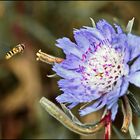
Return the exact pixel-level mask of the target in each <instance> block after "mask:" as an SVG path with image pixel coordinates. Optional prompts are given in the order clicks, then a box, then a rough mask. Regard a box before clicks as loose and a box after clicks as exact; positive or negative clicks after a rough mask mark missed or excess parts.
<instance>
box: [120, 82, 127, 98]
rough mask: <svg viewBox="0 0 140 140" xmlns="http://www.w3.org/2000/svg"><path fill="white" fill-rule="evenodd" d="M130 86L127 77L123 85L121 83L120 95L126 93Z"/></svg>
mask: <svg viewBox="0 0 140 140" xmlns="http://www.w3.org/2000/svg"><path fill="white" fill-rule="evenodd" d="M128 86H129V82H128V81H127V80H126V79H124V80H123V82H122V85H121V90H120V95H119V96H123V95H124V94H126V92H127V89H128Z"/></svg>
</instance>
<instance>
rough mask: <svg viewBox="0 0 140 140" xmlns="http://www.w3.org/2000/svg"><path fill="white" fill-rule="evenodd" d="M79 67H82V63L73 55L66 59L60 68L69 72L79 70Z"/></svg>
mask: <svg viewBox="0 0 140 140" xmlns="http://www.w3.org/2000/svg"><path fill="white" fill-rule="evenodd" d="M79 65H82V61H81V60H80V59H79V58H78V57H76V56H75V55H73V54H69V55H67V56H66V59H65V60H64V61H63V62H61V63H60V66H62V67H63V68H65V69H69V70H70V69H71V70H72V69H77V68H79Z"/></svg>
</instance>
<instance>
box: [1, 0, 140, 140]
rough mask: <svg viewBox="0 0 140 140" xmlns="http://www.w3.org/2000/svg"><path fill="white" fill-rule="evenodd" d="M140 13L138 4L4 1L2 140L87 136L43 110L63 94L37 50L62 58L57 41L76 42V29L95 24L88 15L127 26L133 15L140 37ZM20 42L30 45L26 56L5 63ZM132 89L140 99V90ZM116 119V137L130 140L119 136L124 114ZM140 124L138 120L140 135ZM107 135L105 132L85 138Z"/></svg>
mask: <svg viewBox="0 0 140 140" xmlns="http://www.w3.org/2000/svg"><path fill="white" fill-rule="evenodd" d="M139 13H140V2H139V1H99V2H98V1H38V2H37V1H0V59H1V61H0V139H25V138H28V139H29V138H30V139H31V138H33V139H41V138H42V139H43V138H44V139H53V138H55V139H67V138H71V139H76V138H81V139H82V138H86V137H83V136H79V135H77V134H75V133H73V132H71V131H69V130H68V129H67V128H65V127H64V126H63V125H62V124H60V123H59V122H58V121H57V120H55V119H54V118H53V117H51V116H50V115H49V114H48V113H47V112H45V111H44V109H43V108H42V107H41V106H40V104H39V99H40V98H41V97H42V96H45V97H47V98H48V99H50V100H51V101H53V102H54V103H56V101H55V97H56V96H57V95H58V94H60V91H59V89H58V87H57V81H58V78H47V76H46V75H47V74H53V73H54V72H53V71H52V70H51V66H50V65H47V64H45V63H42V62H38V61H36V52H37V51H38V50H39V49H41V50H42V51H44V52H47V53H49V54H52V55H55V56H58V57H64V54H63V52H62V51H61V50H60V49H58V48H57V47H55V43H56V42H55V40H56V39H57V38H61V37H63V36H66V37H69V38H71V39H73V36H72V35H73V33H72V31H73V28H80V27H82V26H85V25H87V26H91V21H90V19H89V17H92V18H93V19H94V20H95V21H98V20H99V19H101V18H104V19H106V20H108V21H110V22H111V23H113V22H116V23H120V24H121V25H122V27H123V28H125V26H126V25H127V22H128V20H131V19H132V18H133V17H135V23H134V27H133V32H135V33H136V34H139V35H140V17H139ZM19 43H24V44H25V45H26V48H25V51H24V53H22V54H20V55H16V56H15V57H13V58H12V59H10V60H8V61H3V58H4V56H5V54H6V52H7V51H9V50H10V49H11V48H12V47H14V46H15V45H17V44H19ZM130 88H131V89H132V90H133V91H134V92H135V94H136V96H137V98H138V99H139V101H140V98H139V97H138V96H139V95H138V94H137V93H138V92H139V91H140V90H139V89H138V88H137V89H136V88H135V87H130ZM99 116H100V112H97V113H94V114H91V115H89V116H86V117H84V118H82V119H81V120H82V121H83V122H89V121H95V120H96V119H98V118H99ZM117 116H118V117H117V119H116V121H115V122H114V126H113V132H112V138H126V139H127V138H129V134H127V135H126V134H122V133H121V132H120V127H121V123H122V119H123V118H122V113H121V110H119V113H118V115H117ZM136 124H137V125H136ZM139 124H140V120H139V119H137V117H136V116H134V125H135V130H136V133H138V132H139V131H140V126H139ZM103 137H104V136H103V131H102V132H99V133H97V134H96V135H94V136H92V137H87V138H103Z"/></svg>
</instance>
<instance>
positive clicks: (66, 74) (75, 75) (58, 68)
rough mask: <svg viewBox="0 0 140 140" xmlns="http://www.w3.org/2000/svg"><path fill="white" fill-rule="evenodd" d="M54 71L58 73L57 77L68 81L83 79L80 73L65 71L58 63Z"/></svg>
mask: <svg viewBox="0 0 140 140" xmlns="http://www.w3.org/2000/svg"><path fill="white" fill-rule="evenodd" d="M53 70H54V71H55V72H56V73H57V75H59V76H61V77H63V78H66V79H72V78H82V76H81V75H80V74H79V73H78V72H76V71H74V70H67V69H64V68H62V67H61V66H60V65H59V64H57V63H56V64H55V65H54V66H53Z"/></svg>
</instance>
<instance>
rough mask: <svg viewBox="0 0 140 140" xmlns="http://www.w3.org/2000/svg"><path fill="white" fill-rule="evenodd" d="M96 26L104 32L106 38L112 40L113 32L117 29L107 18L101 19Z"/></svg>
mask: <svg viewBox="0 0 140 140" xmlns="http://www.w3.org/2000/svg"><path fill="white" fill-rule="evenodd" d="M96 27H97V29H99V30H100V31H101V32H102V33H103V35H104V37H105V38H108V39H109V42H111V41H112V34H115V30H114V28H113V27H112V26H111V25H110V24H109V23H108V22H107V21H106V20H100V21H99V22H98V23H97V24H96Z"/></svg>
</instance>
